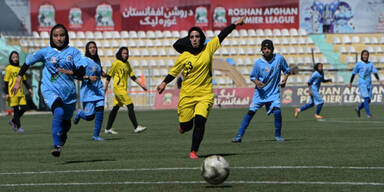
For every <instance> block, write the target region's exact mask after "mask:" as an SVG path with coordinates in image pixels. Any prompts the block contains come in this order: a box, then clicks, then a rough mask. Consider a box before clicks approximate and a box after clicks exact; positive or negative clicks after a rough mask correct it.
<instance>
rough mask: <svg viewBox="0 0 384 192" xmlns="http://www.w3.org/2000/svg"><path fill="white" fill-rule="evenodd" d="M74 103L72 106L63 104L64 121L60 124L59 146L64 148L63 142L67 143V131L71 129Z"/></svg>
mask: <svg viewBox="0 0 384 192" xmlns="http://www.w3.org/2000/svg"><path fill="white" fill-rule="evenodd" d="M75 107H76V103H73V104H64V105H63V108H64V119H63V122H62V127H63V129H62V131H61V132H60V137H61V144H60V146H64V144H65V142H66V141H67V135H68V132H69V130H70V129H71V119H72V115H73V112H74V111H75Z"/></svg>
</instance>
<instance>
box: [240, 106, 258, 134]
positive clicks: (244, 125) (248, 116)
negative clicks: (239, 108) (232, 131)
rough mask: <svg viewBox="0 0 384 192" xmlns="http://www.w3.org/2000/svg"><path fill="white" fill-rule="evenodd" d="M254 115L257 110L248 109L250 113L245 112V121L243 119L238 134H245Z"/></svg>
mask: <svg viewBox="0 0 384 192" xmlns="http://www.w3.org/2000/svg"><path fill="white" fill-rule="evenodd" d="M254 115H255V112H253V111H248V113H247V114H245V116H244V118H243V121H241V125H240V129H239V131H237V135H239V136H241V137H242V136H243V135H244V133H245V130H246V129H247V127H248V125H249V123H250V122H251V120H252V118H253V116H254Z"/></svg>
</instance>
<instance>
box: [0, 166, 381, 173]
mask: <svg viewBox="0 0 384 192" xmlns="http://www.w3.org/2000/svg"><path fill="white" fill-rule="evenodd" d="M199 169H200V167H173V168H172V167H169V168H136V169H85V170H81V169H80V170H63V171H29V172H0V175H33V174H57V173H89V172H135V171H136V172H137V171H179V170H199ZM231 169H352V170H353V169H354V170H384V167H347V166H342V167H336V166H256V167H231Z"/></svg>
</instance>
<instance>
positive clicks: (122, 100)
mask: <svg viewBox="0 0 384 192" xmlns="http://www.w3.org/2000/svg"><path fill="white" fill-rule="evenodd" d="M128 58H129V51H128V48H127V47H121V48H120V49H119V51H118V52H117V53H116V59H117V60H116V61H115V62H113V63H112V67H111V68H110V69H109V71H108V73H107V80H106V81H105V86H104V90H105V92H107V90H108V84H109V81H110V80H111V77H112V78H113V93H114V94H115V100H114V102H113V108H112V111H111V113H110V114H109V119H108V124H107V127H106V128H105V133H107V134H118V132H116V131H114V130H113V129H112V125H113V122H114V121H115V118H116V114H117V112H118V111H119V108H120V107H122V106H123V105H126V106H127V108H128V116H129V119H130V120H131V122H132V124H133V128H134V132H135V133H140V132H143V131H145V129H146V127H143V126H141V125H138V124H137V120H136V115H135V111H134V110H133V108H134V107H133V103H132V101H131V98H130V97H129V96H128V93H127V81H128V76H129V77H130V78H131V79H132V80H133V81H135V82H136V83H137V84H138V85H139V86H140V87H141V88H142V89H143V90H144V91H146V90H147V87H145V85H143V84H141V82H140V80H139V79H138V78H136V76H135V74H134V73H133V70H132V68H131V65H130V64H129V62H128Z"/></svg>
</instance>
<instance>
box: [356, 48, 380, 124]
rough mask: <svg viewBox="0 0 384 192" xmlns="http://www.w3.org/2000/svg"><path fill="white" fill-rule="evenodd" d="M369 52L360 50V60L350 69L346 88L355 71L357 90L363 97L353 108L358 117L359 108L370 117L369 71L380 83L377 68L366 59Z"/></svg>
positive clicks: (370, 85)
mask: <svg viewBox="0 0 384 192" xmlns="http://www.w3.org/2000/svg"><path fill="white" fill-rule="evenodd" d="M368 59H369V52H368V51H367V50H363V51H361V61H359V62H357V63H356V66H355V68H354V69H353V71H352V76H351V80H350V81H349V85H348V88H351V87H352V82H353V79H354V78H355V75H356V73H358V74H359V90H360V97H361V98H362V99H364V102H363V103H360V104H359V106H357V108H355V111H356V114H357V116H358V117H360V110H361V109H362V108H364V109H365V113H366V114H367V117H368V118H371V117H372V114H371V112H370V109H369V103H370V102H371V98H372V80H371V73H373V74H374V75H375V77H376V79H377V81H378V82H379V83H380V84H381V81H380V78H379V75H378V74H377V69H376V68H375V67H374V66H373V63H372V62H369V61H368Z"/></svg>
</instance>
